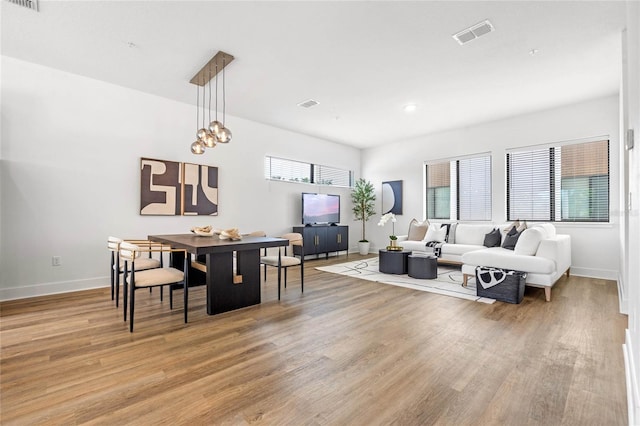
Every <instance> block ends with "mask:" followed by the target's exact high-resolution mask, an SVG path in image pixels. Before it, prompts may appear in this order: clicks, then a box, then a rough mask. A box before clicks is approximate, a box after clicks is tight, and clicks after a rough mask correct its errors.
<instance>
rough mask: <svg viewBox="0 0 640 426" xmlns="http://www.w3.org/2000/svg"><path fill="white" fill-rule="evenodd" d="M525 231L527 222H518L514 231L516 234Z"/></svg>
mask: <svg viewBox="0 0 640 426" xmlns="http://www.w3.org/2000/svg"><path fill="white" fill-rule="evenodd" d="M525 229H527V222H526V221H522V222H520V224H519V225H518V226H516V231H518V232H522V231H524V230H525Z"/></svg>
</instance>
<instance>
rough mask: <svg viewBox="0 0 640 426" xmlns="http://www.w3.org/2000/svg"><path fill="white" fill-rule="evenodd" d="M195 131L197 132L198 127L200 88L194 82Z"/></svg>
mask: <svg viewBox="0 0 640 426" xmlns="http://www.w3.org/2000/svg"><path fill="white" fill-rule="evenodd" d="M196 91H197V95H196V133H197V132H198V128H199V127H200V88H199V87H198V85H197V84H196Z"/></svg>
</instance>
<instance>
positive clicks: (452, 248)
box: [441, 243, 486, 256]
mask: <svg viewBox="0 0 640 426" xmlns="http://www.w3.org/2000/svg"><path fill="white" fill-rule="evenodd" d="M485 248H486V247H485V246H481V245H475V244H448V243H446V244H443V245H442V250H441V253H442V254H453V255H457V256H462V255H463V254H465V253H468V252H470V251H474V250H482V249H485Z"/></svg>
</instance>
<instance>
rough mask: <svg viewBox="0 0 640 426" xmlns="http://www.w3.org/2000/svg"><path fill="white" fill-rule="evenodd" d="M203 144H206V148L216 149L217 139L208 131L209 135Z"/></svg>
mask: <svg viewBox="0 0 640 426" xmlns="http://www.w3.org/2000/svg"><path fill="white" fill-rule="evenodd" d="M202 142H203V143H204V146H206V147H207V148H215V146H216V137H215V136H214V134H213V133H211V132H209V131H208V132H207V135H206V136H205V137H204V139H203V140H202Z"/></svg>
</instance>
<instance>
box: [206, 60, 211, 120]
mask: <svg viewBox="0 0 640 426" xmlns="http://www.w3.org/2000/svg"><path fill="white" fill-rule="evenodd" d="M207 71H208V74H209V79H208V81H209V83H207V84H208V85H209V122H211V65H209V67H208V69H207Z"/></svg>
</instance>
